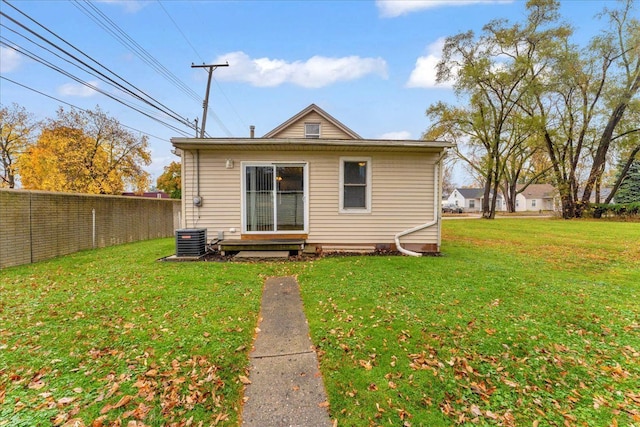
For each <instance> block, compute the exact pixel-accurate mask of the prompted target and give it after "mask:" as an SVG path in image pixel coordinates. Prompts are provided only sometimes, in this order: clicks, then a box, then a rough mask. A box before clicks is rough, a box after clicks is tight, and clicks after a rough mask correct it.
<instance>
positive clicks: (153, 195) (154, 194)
mask: <svg viewBox="0 0 640 427" xmlns="http://www.w3.org/2000/svg"><path fill="white" fill-rule="evenodd" d="M122 195H123V196H129V197H146V198H148V199H168V198H169V195H168V194H167V193H165V192H164V191H147V192H146V193H132V192H127V193H122Z"/></svg>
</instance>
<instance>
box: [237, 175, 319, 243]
mask: <svg viewBox="0 0 640 427" xmlns="http://www.w3.org/2000/svg"><path fill="white" fill-rule="evenodd" d="M305 169H306V165H304V164H269V165H264V164H261V165H245V166H244V215H245V231H246V232H292V231H304V230H305V229H306V227H305V220H306V218H305V210H306V209H305V195H306V194H305V188H306V186H305Z"/></svg>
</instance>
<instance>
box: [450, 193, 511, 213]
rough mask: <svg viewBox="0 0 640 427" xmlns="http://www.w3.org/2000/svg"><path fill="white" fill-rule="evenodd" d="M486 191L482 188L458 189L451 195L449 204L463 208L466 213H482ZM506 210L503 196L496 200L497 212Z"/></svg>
mask: <svg viewBox="0 0 640 427" xmlns="http://www.w3.org/2000/svg"><path fill="white" fill-rule="evenodd" d="M483 200H484V190H483V189H482V188H456V189H455V190H453V192H452V193H451V194H450V195H449V198H448V199H447V204H449V205H453V206H459V207H462V209H463V210H464V211H465V212H482V201H483ZM502 210H504V203H503V198H502V195H498V199H497V200H496V211H502Z"/></svg>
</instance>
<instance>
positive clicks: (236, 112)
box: [156, 0, 247, 136]
mask: <svg viewBox="0 0 640 427" xmlns="http://www.w3.org/2000/svg"><path fill="white" fill-rule="evenodd" d="M156 1H157V2H158V4H159V5H160V7H161V8H162V10H163V11H164V13H165V14H166V15H167V16H168V17H169V19H170V20H171V22H172V23H173V25H174V26H175V27H176V29H177V30H178V32H179V33H180V34H181V35H182V38H183V39H184V40H185V41H186V42H187V44H188V45H189V46H191V49H192V50H193V52H194V53H195V54H196V56H197V57H198V58H200V60H201V61H202V63H203V64H204V62H205V61H204V59H202V56H201V55H200V53H199V52H198V51H197V50H196V48H195V47H194V46H193V44H192V43H191V42H190V41H189V39H188V38H187V36H186V35H185V33H184V32H183V31H182V29H181V28H180V26H179V25H178V23H177V22H176V21H175V19H173V17H172V16H171V14H169V11H168V10H167V9H166V8H165V7H164V5H163V4H162V1H161V0H156ZM213 81H214V82H215V83H216V85H217V86H218V89H220V93H221V94H222V96H224V98H225V99H226V100H227V103H228V104H229V106H230V107H231V110H232V111H233V112H234V113H235V115H236V116H237V117H238V119H239V120H240V122H241V123H242V124H243V125H244V127H247V125H246V124H245V123H244V120H242V117H240V114H238V111H237V110H236V108H235V107H234V105H233V103H232V102H231V100H230V99H229V97H228V96H227V94H226V93H225V92H224V90H223V89H222V87H221V86H220V84H219V83H218V81H217V80H216V79H215V77H214V78H213ZM207 115H209V116H211V118H212V119H213V120H215V122H216V123H218V125H219V126H220V127H221V128H222V130H223V131H225V133H226V134H227V136H232V133H231V132H230V131H229V129H227V127H226V126H225V125H224V123H223V122H222V120H221V119H220V117H218V115H217V114H216V113H215V112H214V111H213V110H208V111H207Z"/></svg>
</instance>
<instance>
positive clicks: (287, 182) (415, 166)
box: [171, 104, 452, 255]
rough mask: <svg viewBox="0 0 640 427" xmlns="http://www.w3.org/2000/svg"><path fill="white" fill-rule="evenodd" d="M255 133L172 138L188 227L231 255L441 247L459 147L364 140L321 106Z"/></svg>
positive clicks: (436, 249)
mask: <svg viewBox="0 0 640 427" xmlns="http://www.w3.org/2000/svg"><path fill="white" fill-rule="evenodd" d="M253 133H254V132H253V130H252V132H251V136H250V137H248V138H246V137H245V138H172V139H171V143H172V144H173V145H174V147H176V149H178V152H179V155H180V156H181V160H182V162H181V164H182V176H183V177H184V178H183V180H182V224H181V226H182V227H183V228H187V229H189V228H199V229H202V228H204V229H206V230H207V235H208V237H209V240H211V237H214V238H215V237H217V240H219V241H220V242H219V245H220V248H221V250H227V251H233V250H235V249H236V248H238V247H239V246H241V245H242V244H245V243H251V244H253V243H252V242H264V244H266V242H267V241H269V240H271V241H273V242H282V241H283V240H287V241H289V242H290V243H291V242H292V241H296V242H299V244H300V245H301V246H304V247H306V248H307V249H308V248H309V247H314V248H315V250H316V252H321V251H333V250H338V251H339V250H358V251H360V250H362V251H371V250H376V249H378V250H380V249H391V250H393V249H396V250H399V251H400V252H403V253H406V254H409V255H419V254H422V253H437V252H439V251H440V210H441V209H440V200H441V194H442V190H441V180H442V173H441V168H440V164H441V161H442V159H443V157H444V154H445V150H446V148H448V147H451V146H452V144H450V143H448V142H442V141H424V140H401V141H397V140H377V139H364V138H362V137H360V136H359V135H358V134H357V133H355V132H354V131H352V130H351V129H349V128H348V127H346V126H345V125H344V124H342V123H340V122H339V121H338V120H336V119H335V118H334V117H332V116H331V115H329V114H328V113H327V112H325V111H324V110H322V109H321V108H320V107H318V106H317V105H315V104H311V105H310V106H308V107H307V108H305V109H304V110H302V111H300V112H299V113H298V114H296V115H294V116H293V117H291V118H290V119H288V120H287V121H285V122H284V123H282V124H281V125H279V126H277V127H276V128H275V129H273V130H272V131H270V132H268V133H267V134H265V135H264V136H263V137H261V138H255V137H254V135H253ZM257 245H258V243H256V246H257ZM224 248H227V249H224Z"/></svg>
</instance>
